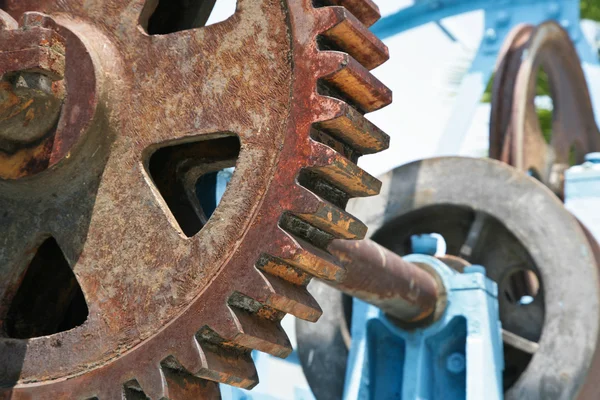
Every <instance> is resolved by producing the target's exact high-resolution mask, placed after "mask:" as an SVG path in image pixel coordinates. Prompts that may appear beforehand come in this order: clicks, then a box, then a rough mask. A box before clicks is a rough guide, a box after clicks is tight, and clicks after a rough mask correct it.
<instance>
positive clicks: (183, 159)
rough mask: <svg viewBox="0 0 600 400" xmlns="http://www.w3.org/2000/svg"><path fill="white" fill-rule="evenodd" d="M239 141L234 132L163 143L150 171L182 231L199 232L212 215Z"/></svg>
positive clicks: (231, 170) (234, 161) (227, 179)
mask: <svg viewBox="0 0 600 400" xmlns="http://www.w3.org/2000/svg"><path fill="white" fill-rule="evenodd" d="M239 153H240V141H239V139H238V137H237V136H235V135H233V134H226V135H225V136H224V135H220V137H217V138H211V139H205V140H200V141H196V142H186V143H181V144H176V145H170V146H165V147H161V148H159V149H158V150H156V151H154V153H152V155H151V156H150V160H149V162H148V172H149V174H150V176H151V177H152V180H153V181H154V184H155V185H156V188H157V189H158V191H159V192H160V194H161V196H162V197H163V199H164V201H165V203H166V205H167V207H168V208H169V210H170V211H171V214H172V215H173V217H175V220H176V223H177V224H178V225H179V228H180V229H181V231H182V232H183V233H184V234H185V235H186V236H187V237H192V236H194V235H196V234H197V233H198V232H200V230H201V229H202V228H203V227H204V226H205V225H206V223H207V222H208V219H209V218H210V217H211V215H212V214H213V212H214V211H215V209H216V208H217V205H218V204H219V201H220V199H221V197H222V196H223V194H224V192H225V188H226V187H227V184H228V183H229V180H230V179H231V177H232V175H233V168H234V167H235V164H236V162H237V159H238V156H239Z"/></svg>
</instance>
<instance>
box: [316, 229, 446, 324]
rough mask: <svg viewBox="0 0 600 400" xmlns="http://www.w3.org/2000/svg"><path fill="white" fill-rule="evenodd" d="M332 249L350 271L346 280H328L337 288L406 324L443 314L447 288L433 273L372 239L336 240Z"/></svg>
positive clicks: (331, 251)
mask: <svg viewBox="0 0 600 400" xmlns="http://www.w3.org/2000/svg"><path fill="white" fill-rule="evenodd" d="M328 249H329V252H330V253H331V254H333V255H334V256H335V257H336V258H337V259H338V260H339V261H340V263H341V264H342V265H343V266H344V267H345V269H346V276H345V278H344V279H342V281H340V282H330V281H326V283H327V284H329V285H331V286H333V287H334V288H336V289H338V290H340V291H342V292H344V293H346V294H348V295H350V296H353V297H358V298H359V299H361V300H363V301H366V302H367V303H370V304H373V305H375V306H377V307H379V308H380V309H381V310H383V311H384V312H385V313H387V314H389V315H391V316H393V317H396V318H397V319H399V320H400V321H402V322H410V323H413V322H421V321H424V320H427V319H429V318H431V317H433V316H434V315H439V314H440V311H443V307H444V303H445V302H444V301H442V300H443V299H445V289H444V286H443V284H442V282H441V280H440V279H439V277H438V276H437V274H436V273H435V272H433V270H431V271H430V270H429V269H427V268H426V267H425V266H420V265H417V264H413V263H410V262H407V261H404V259H403V258H402V257H400V256H399V255H397V254H395V253H393V252H391V251H389V250H388V249H386V248H385V247H382V246H380V245H379V244H377V243H375V242H373V241H372V240H368V239H365V240H334V241H333V242H332V243H331V244H330V245H329V248H328ZM440 308H442V310H440Z"/></svg>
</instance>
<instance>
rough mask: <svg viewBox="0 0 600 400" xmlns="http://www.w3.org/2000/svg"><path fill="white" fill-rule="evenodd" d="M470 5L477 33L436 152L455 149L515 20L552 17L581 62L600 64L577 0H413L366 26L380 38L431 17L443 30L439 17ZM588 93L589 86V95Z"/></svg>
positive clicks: (452, 152)
mask: <svg viewBox="0 0 600 400" xmlns="http://www.w3.org/2000/svg"><path fill="white" fill-rule="evenodd" d="M475 10H483V11H484V18H485V25H484V34H483V39H482V40H481V43H480V45H479V49H478V50H477V54H476V55H475V58H474V59H473V61H472V63H471V66H470V68H469V71H468V72H467V74H466V76H465V77H464V79H463V80H462V82H461V84H460V87H459V88H458V91H457V94H456V100H455V102H454V107H453V110H452V112H451V114H450V118H449V119H448V122H447V124H446V129H445V131H444V133H443V135H442V136H441V140H440V142H439V143H438V147H437V149H436V154H437V155H455V154H458V153H459V152H460V149H461V147H462V144H463V143H464V140H465V137H466V135H467V132H468V128H469V126H470V125H471V123H472V120H473V116H474V115H475V112H476V110H477V107H478V106H479V104H480V100H481V97H482V95H483V93H484V91H485V88H486V86H487V84H488V81H489V80H490V78H491V76H492V73H493V71H494V68H495V65H496V61H497V58H498V54H499V52H500V49H501V46H502V44H503V43H504V41H505V39H506V37H507V35H508V33H509V32H510V31H511V30H512V29H513V28H514V27H515V26H517V25H519V24H534V25H538V24H540V23H541V22H544V21H547V20H556V21H558V22H559V23H560V24H561V25H562V27H563V28H565V29H566V30H567V32H568V33H569V36H570V37H571V40H572V41H573V43H574V44H575V47H576V49H577V52H578V54H579V57H580V59H581V61H582V63H585V64H589V65H595V66H598V65H600V63H599V61H598V55H597V51H596V50H595V46H592V45H591V44H590V43H588V41H587V40H586V38H585V36H584V35H583V32H582V30H581V26H580V12H579V1H578V0H502V1H499V0H415V3H414V4H413V5H412V6H409V7H405V8H401V9H400V10H398V11H397V12H395V13H394V14H391V15H388V16H386V17H384V18H382V19H380V20H379V21H378V22H377V23H375V24H374V25H373V26H372V27H371V31H372V32H373V33H374V34H375V35H377V36H378V37H379V38H380V39H386V38H389V37H391V36H393V35H396V34H399V33H401V32H404V31H407V30H409V29H412V28H416V27H418V26H421V25H424V24H427V23H430V22H433V23H436V24H438V26H440V28H441V29H442V31H444V32H446V33H448V32H447V30H446V29H445V28H444V26H443V23H442V22H440V21H442V20H443V19H444V18H448V17H452V16H455V15H459V14H463V13H467V12H471V11H475ZM450 36H451V35H450ZM451 39H452V38H451ZM594 94H595V92H594V91H592V96H594Z"/></svg>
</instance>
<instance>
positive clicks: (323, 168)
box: [308, 141, 381, 197]
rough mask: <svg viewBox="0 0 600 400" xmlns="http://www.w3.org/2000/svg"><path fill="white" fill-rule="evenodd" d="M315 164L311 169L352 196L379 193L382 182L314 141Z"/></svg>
mask: <svg viewBox="0 0 600 400" xmlns="http://www.w3.org/2000/svg"><path fill="white" fill-rule="evenodd" d="M311 145H312V149H313V155H314V157H313V165H312V166H311V167H310V168H308V170H309V171H311V172H313V173H315V174H316V175H318V176H321V177H323V178H324V179H325V180H327V181H329V182H331V183H332V184H334V185H335V186H337V187H338V188H340V189H342V190H343V191H344V192H346V193H347V194H348V195H349V196H350V197H367V196H375V195H376V194H379V191H380V190H381V182H380V181H379V180H378V179H376V178H374V177H373V176H371V175H369V174H368V173H367V172H365V171H364V170H362V169H361V168H359V167H358V166H357V165H356V164H354V163H353V162H352V161H350V160H348V159H347V158H345V157H344V156H342V155H341V154H339V153H338V152H336V151H334V150H333V149H331V148H329V147H327V146H326V145H324V144H322V143H318V142H314V141H313V142H312V143H311Z"/></svg>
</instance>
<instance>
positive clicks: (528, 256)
mask: <svg viewBox="0 0 600 400" xmlns="http://www.w3.org/2000/svg"><path fill="white" fill-rule="evenodd" d="M380 179H381V180H382V183H383V186H382V192H381V195H380V196H378V197H377V198H375V199H373V200H370V201H368V202H367V201H365V202H361V201H356V202H354V203H353V204H352V205H351V206H350V210H351V211H352V212H353V213H354V214H355V215H357V216H360V217H361V218H362V219H363V221H365V223H367V226H368V227H369V232H372V236H371V239H373V240H375V241H377V242H379V243H380V244H382V245H383V246H385V247H387V248H389V249H390V250H392V251H394V252H396V253H398V254H401V255H404V254H408V253H410V252H411V251H412V249H411V236H413V235H415V234H423V233H438V234H440V235H441V236H442V237H444V239H445V241H446V246H447V253H448V254H450V255H453V256H458V257H461V258H462V259H464V260H468V261H470V262H471V263H476V264H481V265H483V266H485V267H486V270H487V275H488V276H489V277H490V278H491V279H493V280H495V281H496V282H497V283H498V286H499V297H498V300H499V305H500V318H501V320H502V326H503V328H504V329H505V330H506V331H507V332H506V333H505V334H504V343H505V344H504V347H505V371H504V381H505V389H506V392H505V396H506V398H507V399H519V400H521V399H527V400H529V399H532V400H533V399H535V400H541V399H544V400H545V399H564V400H567V399H573V398H580V399H586V400H587V399H596V398H598V395H599V394H598V390H599V388H598V387H597V385H595V382H596V380H597V374H598V371H599V369H598V366H597V363H598V362H599V358H600V357H599V355H598V354H597V345H598V342H599V338H598V334H599V332H600V329H599V324H600V319H599V318H600V315H599V313H600V311H599V307H598V306H599V303H600V289H599V286H598V282H599V279H598V270H597V268H598V266H597V265H598V262H597V255H598V253H597V247H596V245H595V243H594V242H591V241H590V239H588V237H587V236H586V232H584V230H583V229H582V228H581V227H580V225H579V223H578V222H577V220H576V219H575V218H574V217H573V216H572V215H571V214H570V213H569V212H568V211H567V210H566V209H565V208H564V206H563V205H562V204H561V203H560V201H559V200H558V199H557V198H556V196H554V195H553V194H552V193H551V192H550V191H548V189H547V188H546V187H544V186H543V185H542V184H540V183H539V182H537V181H536V180H535V179H533V178H531V177H528V176H526V175H525V174H522V173H521V172H519V171H517V170H515V169H514V168H511V167H508V166H506V165H503V164H501V163H499V162H496V161H492V160H484V159H468V158H440V159H431V160H424V161H420V162H414V163H411V164H408V165H404V166H401V167H398V168H396V169H394V170H393V171H390V172H389V173H387V174H385V175H383V176H381V177H380ZM532 281H533V282H535V283H536V284H535V285H532V284H531V282H532ZM317 283H318V282H314V284H317ZM329 298H330V299H332V300H335V298H336V297H335V295H334V294H333V293H331V294H330V296H329ZM327 321H328V320H324V321H319V322H317V324H316V325H317V326H318V325H319V324H322V323H326V322H327ZM336 323H337V324H338V325H339V326H341V324H342V322H340V321H338V322H336ZM299 324H301V325H305V324H304V322H302V321H300V322H299ZM321 329H322V330H325V329H326V328H323V327H322V328H321ZM298 332H300V333H301V332H302V330H301V329H299V330H298ZM298 342H299V344H302V343H305V344H309V345H310V342H309V341H307V340H303V338H300V337H299V338H298ZM332 343H333V341H332ZM323 345H324V344H323V343H321V346H323ZM299 350H300V354H302V352H304V353H305V354H307V353H308V350H309V349H299ZM332 351H337V352H338V353H339V354H343V353H344V351H346V350H345V348H343V347H341V346H338V348H337V350H336V349H335V348H334V349H332ZM315 354H318V353H315ZM306 361H307V360H304V363H305V366H306V365H308V364H307V362H306ZM319 361H320V360H318V359H317V360H315V359H314V358H313V360H312V364H318V363H319ZM337 373H338V375H341V379H342V380H343V375H344V371H337ZM309 377H310V375H309ZM584 382H585V386H584ZM582 388H583V389H582ZM578 394H579V396H580V397H577V396H578ZM323 398H327V397H323Z"/></svg>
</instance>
